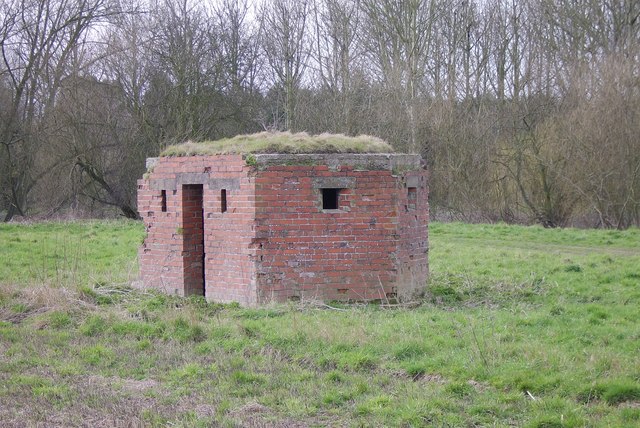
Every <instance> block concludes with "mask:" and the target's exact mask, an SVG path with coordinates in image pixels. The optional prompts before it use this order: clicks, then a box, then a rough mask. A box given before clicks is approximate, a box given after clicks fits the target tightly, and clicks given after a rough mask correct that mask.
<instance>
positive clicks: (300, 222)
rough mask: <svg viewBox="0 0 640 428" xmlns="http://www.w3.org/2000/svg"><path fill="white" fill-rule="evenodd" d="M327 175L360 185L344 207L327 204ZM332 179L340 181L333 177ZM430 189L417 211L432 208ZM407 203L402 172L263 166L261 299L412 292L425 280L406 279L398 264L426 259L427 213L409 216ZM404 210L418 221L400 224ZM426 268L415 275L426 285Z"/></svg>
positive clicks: (259, 191) (349, 191) (345, 194)
mask: <svg viewBox="0 0 640 428" xmlns="http://www.w3.org/2000/svg"><path fill="white" fill-rule="evenodd" d="M416 174H417V175H420V174H422V173H421V172H417V173H416ZM322 177H326V178H329V177H334V178H335V177H338V178H344V179H351V182H350V184H351V186H352V187H350V188H346V189H344V190H343V191H342V192H341V194H340V209H339V210H323V209H322V201H321V189H320V188H318V187H319V186H318V178H320V181H321V180H322ZM328 184H329V185H328V186H327V187H333V185H332V184H331V181H328ZM338 184H339V183H338ZM336 186H337V184H336ZM338 187H339V186H338ZM426 193H427V192H426V189H425V190H424V191H423V192H421V193H420V195H419V206H418V207H417V209H415V210H414V211H415V212H416V213H417V212H419V211H420V212H421V210H426V208H427V206H426ZM405 203H406V189H405V188H404V185H403V180H402V177H395V176H393V175H392V171H389V170H364V171H360V170H354V169H353V168H352V167H350V166H342V167H341V169H340V170H339V171H330V170H329V168H328V167H327V166H325V165H320V166H271V167H269V168H267V169H265V170H263V171H260V172H259V174H258V176H257V178H256V233H257V238H259V239H261V240H262V242H261V247H260V249H259V251H258V260H259V262H258V270H257V275H258V283H259V300H260V301H268V300H273V299H275V300H285V299H289V298H303V299H304V298H319V299H353V300H370V299H381V300H385V299H387V298H388V297H394V296H395V294H396V293H397V292H398V286H400V287H401V288H403V289H404V294H410V292H412V291H413V290H414V288H415V287H416V284H417V283H416V282H411V283H410V284H405V283H399V279H400V277H399V276H398V273H399V272H398V269H399V267H400V266H404V265H407V266H417V264H418V263H420V262H423V261H425V258H424V257H426V254H424V251H423V250H424V249H425V247H424V245H426V240H427V235H426V211H425V213H424V214H420V215H419V216H418V218H417V219H416V218H414V216H413V215H411V216H408V215H405V212H404V204H405ZM401 207H402V210H401V209H400V208H401ZM399 215H402V216H403V217H402V219H404V218H405V217H406V218H407V219H409V217H411V218H412V219H414V220H413V223H412V224H413V226H409V227H404V226H400V225H399V222H400V221H402V219H401V218H400V217H399ZM423 221H424V222H425V223H424V225H421V226H419V225H418V223H419V222H423ZM414 241H415V243H414ZM414 247H415V248H414ZM410 257H412V259H410ZM426 273H427V272H426V268H425V269H424V270H423V271H421V272H416V275H415V281H422V282H421V283H422V287H424V285H425V283H426ZM402 280H403V281H406V278H402Z"/></svg>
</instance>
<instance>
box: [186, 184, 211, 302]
mask: <svg viewBox="0 0 640 428" xmlns="http://www.w3.org/2000/svg"><path fill="white" fill-rule="evenodd" d="M203 205H204V204H203V186H202V184H183V185H182V231H181V232H182V235H183V236H182V242H183V248H182V255H183V261H184V295H185V296H193V295H196V296H204V295H205V286H206V278H205V272H206V264H205V260H206V258H205V256H206V254H205V245H204V244H205V239H204V211H203Z"/></svg>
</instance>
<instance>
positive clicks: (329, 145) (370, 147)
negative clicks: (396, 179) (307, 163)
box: [161, 132, 394, 156]
mask: <svg viewBox="0 0 640 428" xmlns="http://www.w3.org/2000/svg"><path fill="white" fill-rule="evenodd" d="M393 151H394V150H393V148H392V147H391V146H390V145H389V144H388V143H386V142H384V141H382V140H381V139H379V138H376V137H371V136H368V135H360V136H357V137H347V136H345V135H342V134H320V135H309V134H307V133H306V132H300V133H296V134H292V133H290V132H260V133H258V134H251V135H238V136H236V137H233V138H225V139H222V140H217V141H203V142H193V141H188V142H186V143H183V144H178V145H175V146H170V147H167V148H166V149H165V150H164V151H163V152H162V153H161V156H193V155H222V154H248V153H292V154H299V153H393Z"/></svg>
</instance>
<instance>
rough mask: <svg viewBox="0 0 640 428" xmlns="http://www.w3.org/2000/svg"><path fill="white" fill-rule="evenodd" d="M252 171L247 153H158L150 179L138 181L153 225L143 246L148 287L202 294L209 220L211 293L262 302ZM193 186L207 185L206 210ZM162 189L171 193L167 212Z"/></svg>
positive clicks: (146, 219)
mask: <svg viewBox="0 0 640 428" xmlns="http://www.w3.org/2000/svg"><path fill="white" fill-rule="evenodd" d="M250 171H251V168H250V167H248V166H247V165H246V164H245V162H244V160H243V159H242V157H241V156H209V157H205V156H194V157H178V158H159V159H158V161H157V164H156V165H155V167H154V168H153V171H152V172H151V173H150V174H148V178H147V179H144V180H140V181H139V185H138V210H139V212H140V215H141V216H142V217H143V219H144V222H145V225H146V230H147V237H146V239H145V242H144V244H143V246H142V247H141V248H140V250H139V261H140V272H141V277H142V280H143V282H144V284H145V286H147V287H154V288H158V289H161V290H163V291H166V292H168V293H171V294H178V295H188V294H198V293H201V290H202V273H201V272H202V248H201V245H202V238H201V237H200V234H201V233H202V231H201V225H202V222H203V221H204V250H205V254H206V262H205V263H206V270H205V275H204V276H205V278H206V284H205V290H206V297H207V298H208V299H211V300H216V301H239V302H242V303H245V304H252V303H255V300H256V297H255V295H256V292H255V281H254V280H253V278H255V274H254V271H255V263H254V260H253V255H254V253H255V250H254V249H252V247H251V242H252V238H253V236H254V231H253V218H254V207H253V201H254V185H253V177H251V176H250V174H249V172H250ZM190 184H202V189H203V203H202V210H201V209H200V204H201V202H200V201H199V196H197V195H194V194H193V189H190V186H189V185H190ZM185 186H186V187H185ZM162 189H165V192H166V195H167V197H166V207H167V212H162V197H161V194H162ZM221 189H225V190H226V195H227V210H226V212H224V213H223V212H221V210H220V194H221ZM202 213H204V220H203V219H202Z"/></svg>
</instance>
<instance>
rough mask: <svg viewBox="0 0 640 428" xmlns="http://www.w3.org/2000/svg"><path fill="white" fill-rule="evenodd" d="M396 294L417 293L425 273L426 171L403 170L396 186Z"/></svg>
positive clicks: (426, 265) (409, 296) (421, 288)
mask: <svg viewBox="0 0 640 428" xmlns="http://www.w3.org/2000/svg"><path fill="white" fill-rule="evenodd" d="M397 190H398V208H397V211H398V214H399V218H398V234H399V242H398V258H397V263H398V266H397V267H398V278H397V282H398V284H399V287H398V294H399V297H400V298H401V299H407V298H411V297H412V296H413V295H416V294H420V293H421V292H422V291H423V290H424V287H425V284H426V281H427V277H428V275H429V260H428V255H429V253H428V252H429V240H428V226H427V225H428V222H429V200H428V194H429V186H428V175H427V173H426V171H424V170H420V171H409V172H407V173H406V174H405V175H404V176H403V178H402V181H401V182H400V183H399V186H398V189H397Z"/></svg>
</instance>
